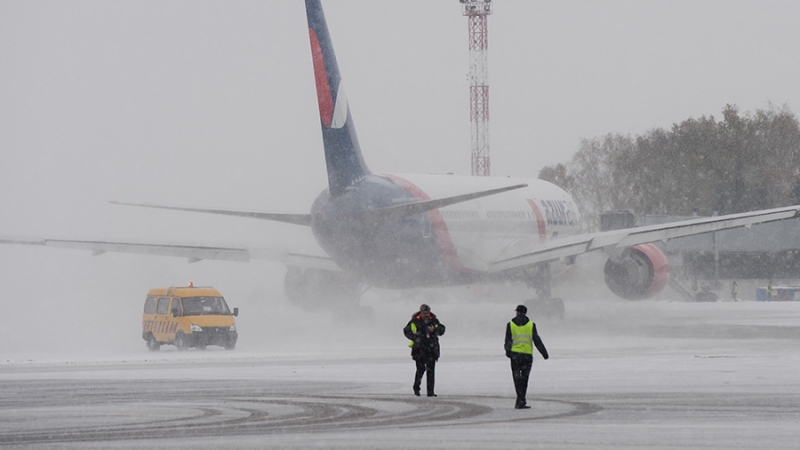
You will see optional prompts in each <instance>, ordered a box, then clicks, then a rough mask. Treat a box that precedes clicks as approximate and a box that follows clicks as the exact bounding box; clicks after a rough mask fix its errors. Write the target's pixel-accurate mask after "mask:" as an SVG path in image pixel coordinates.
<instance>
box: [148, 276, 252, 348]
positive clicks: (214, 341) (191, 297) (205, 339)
mask: <svg viewBox="0 0 800 450" xmlns="http://www.w3.org/2000/svg"><path fill="white" fill-rule="evenodd" d="M238 315H239V308H233V312H232V313H231V311H230V309H228V304H227V303H226V302H225V298H223V297H222V294H220V292H219V291H218V290H216V289H214V288H213V287H194V286H193V285H191V284H190V285H189V286H188V287H169V288H157V289H151V290H150V292H148V293H147V298H146V299H145V302H144V311H143V314H142V339H144V340H145V341H146V342H147V348H148V349H150V351H158V349H159V348H160V347H161V346H162V345H165V344H169V345H174V346H175V347H177V348H178V350H186V349H187V348H189V347H195V348H198V349H201V350H203V349H205V348H206V346H207V345H219V346H222V347H225V349H226V350H233V349H234V348H235V347H236V340H237V339H238V337H239V335H238V333H237V332H236V322H235V321H234V319H233V318H234V317H235V316H238Z"/></svg>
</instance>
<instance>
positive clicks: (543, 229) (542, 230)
mask: <svg viewBox="0 0 800 450" xmlns="http://www.w3.org/2000/svg"><path fill="white" fill-rule="evenodd" d="M526 200H528V204H529V205H531V209H532V210H533V215H534V216H536V225H537V226H538V227H539V242H544V241H546V240H547V222H546V221H545V220H544V215H542V210H541V209H539V205H537V204H536V202H535V201H533V200H531V199H529V198H528V199H526Z"/></svg>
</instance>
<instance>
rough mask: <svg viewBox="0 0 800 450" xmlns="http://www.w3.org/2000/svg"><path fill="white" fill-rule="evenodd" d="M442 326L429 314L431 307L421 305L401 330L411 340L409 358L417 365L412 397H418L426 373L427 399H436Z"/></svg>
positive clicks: (434, 315) (434, 316) (443, 328)
mask: <svg viewBox="0 0 800 450" xmlns="http://www.w3.org/2000/svg"><path fill="white" fill-rule="evenodd" d="M444 330H445V327H444V324H442V323H441V322H439V319H437V318H436V314H434V313H432V312H431V307H430V306H428V305H426V304H424V303H423V304H422V305H420V307H419V311H417V312H415V313H414V314H412V315H411V320H409V321H408V324H407V325H406V326H405V327H404V328H403V334H404V335H405V336H406V337H407V338H408V339H410V340H411V342H410V343H409V344H408V346H409V347H411V358H412V359H414V362H416V364H417V372H416V373H415V374H414V395H416V396H417V397H419V389H420V385H421V384H422V375H424V374H425V372H427V373H428V377H427V388H428V397H436V394H435V393H434V390H433V388H434V384H435V383H436V361H437V360H438V359H439V353H440V349H439V336H441V335H443V334H444Z"/></svg>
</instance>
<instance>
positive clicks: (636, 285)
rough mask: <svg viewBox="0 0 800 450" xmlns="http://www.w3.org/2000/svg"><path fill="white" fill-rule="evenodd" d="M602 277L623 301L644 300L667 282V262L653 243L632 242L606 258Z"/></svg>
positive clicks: (665, 257) (658, 290) (662, 253)
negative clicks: (620, 251) (603, 276)
mask: <svg viewBox="0 0 800 450" xmlns="http://www.w3.org/2000/svg"><path fill="white" fill-rule="evenodd" d="M605 279H606V285H607V286H608V288H609V289H611V292H613V293H614V294H616V295H618V296H620V297H622V298H624V299H626V300H641V299H645V298H648V297H650V296H653V295H655V294H656V293H658V292H660V291H661V289H663V288H664V286H665V285H666V284H667V282H668V281H669V261H667V256H666V255H665V254H664V252H662V251H661V249H659V248H658V247H656V246H655V245H653V244H639V245H634V246H633V247H628V248H626V249H625V250H624V251H623V252H622V253H621V254H620V255H619V256H616V257H611V258H609V259H608V261H606V266H605Z"/></svg>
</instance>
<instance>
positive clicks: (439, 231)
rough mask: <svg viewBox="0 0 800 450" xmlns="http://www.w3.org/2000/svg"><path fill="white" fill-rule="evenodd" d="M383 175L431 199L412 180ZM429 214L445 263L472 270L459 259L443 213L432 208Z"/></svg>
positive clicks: (422, 198)
mask: <svg viewBox="0 0 800 450" xmlns="http://www.w3.org/2000/svg"><path fill="white" fill-rule="evenodd" d="M382 176H384V177H386V178H388V179H389V180H391V181H393V182H394V183H395V184H398V185H400V187H402V188H403V189H405V190H407V191H408V192H409V193H411V195H413V196H414V197H416V198H417V199H419V200H430V197H429V196H428V194H426V193H425V192H424V191H423V190H422V189H420V188H419V187H417V186H416V185H415V184H413V183H411V182H410V181H408V180H406V179H403V178H400V177H397V176H395V175H386V174H383V175H382ZM428 215H429V216H430V218H431V221H432V222H433V230H434V232H436V237H437V238H438V239H439V245H440V246H441V249H442V257H443V259H444V262H445V264H447V265H448V266H450V268H451V269H453V270H456V271H459V272H472V270H470V269H467V268H466V267H464V265H463V264H461V260H460V259H458V252H457V251H456V246H455V245H453V239H452V238H451V237H450V231H448V229H447V224H446V223H445V222H444V219H443V218H442V214H441V213H440V212H439V210H438V209H432V210H430V211H428Z"/></svg>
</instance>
